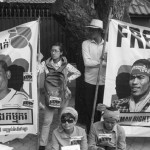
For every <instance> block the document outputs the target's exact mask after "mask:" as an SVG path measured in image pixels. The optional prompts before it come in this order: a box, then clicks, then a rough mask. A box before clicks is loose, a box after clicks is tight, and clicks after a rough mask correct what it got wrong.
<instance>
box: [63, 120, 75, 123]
mask: <svg viewBox="0 0 150 150" xmlns="http://www.w3.org/2000/svg"><path fill="white" fill-rule="evenodd" d="M66 122H68V123H73V122H74V119H62V120H61V123H66Z"/></svg>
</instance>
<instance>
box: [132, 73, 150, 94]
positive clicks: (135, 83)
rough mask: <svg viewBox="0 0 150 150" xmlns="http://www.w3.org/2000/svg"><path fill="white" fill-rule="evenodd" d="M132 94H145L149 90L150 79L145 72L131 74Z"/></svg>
mask: <svg viewBox="0 0 150 150" xmlns="http://www.w3.org/2000/svg"><path fill="white" fill-rule="evenodd" d="M129 84H130V87H131V94H132V96H135V97H137V96H144V95H145V94H147V93H148V92H149V89H150V79H149V76H147V75H144V74H136V75H131V76H130V81H129Z"/></svg>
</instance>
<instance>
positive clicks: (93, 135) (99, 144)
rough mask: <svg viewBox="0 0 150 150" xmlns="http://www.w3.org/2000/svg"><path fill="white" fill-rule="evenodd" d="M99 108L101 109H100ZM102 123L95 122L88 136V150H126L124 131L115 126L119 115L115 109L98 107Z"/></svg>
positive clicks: (117, 125)
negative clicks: (101, 115) (101, 113)
mask: <svg viewBox="0 0 150 150" xmlns="http://www.w3.org/2000/svg"><path fill="white" fill-rule="evenodd" d="M100 107H101V108H100ZM99 110H101V111H104V114H103V119H104V120H103V121H98V122H95V123H94V124H93V125H92V126H91V130H90V134H89V141H88V142H89V146H88V148H89V150H116V149H117V150H126V136H125V131H124V129H123V128H122V127H121V126H120V125H119V124H117V122H118V121H119V117H120V113H119V111H118V110H117V109H116V108H113V107H109V108H107V107H106V106H105V105H103V104H102V105H99Z"/></svg>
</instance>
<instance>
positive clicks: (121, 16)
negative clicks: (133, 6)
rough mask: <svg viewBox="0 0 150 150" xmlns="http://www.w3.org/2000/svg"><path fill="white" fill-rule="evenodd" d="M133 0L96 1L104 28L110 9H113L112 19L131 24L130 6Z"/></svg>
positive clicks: (96, 7)
mask: <svg viewBox="0 0 150 150" xmlns="http://www.w3.org/2000/svg"><path fill="white" fill-rule="evenodd" d="M131 1H132V0H95V3H94V5H95V9H96V11H97V14H98V16H99V19H101V20H103V22H104V27H106V24H107V21H108V15H109V11H110V7H112V19H117V20H121V21H125V22H131V20H130V17H129V11H128V9H129V6H130V3H131Z"/></svg>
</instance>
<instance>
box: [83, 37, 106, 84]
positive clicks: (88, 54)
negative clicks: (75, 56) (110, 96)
mask: <svg viewBox="0 0 150 150" xmlns="http://www.w3.org/2000/svg"><path fill="white" fill-rule="evenodd" d="M103 43H104V41H103V40H102V42H101V43H100V44H97V43H96V42H95V41H91V40H86V41H84V42H83V43H82V56H83V61H84V65H85V73H84V75H85V82H87V83H89V84H93V85H96V82H97V76H98V70H99V67H94V66H96V65H99V64H100V57H101V55H102V50H103ZM105 51H106V52H107V48H106V50H105ZM105 63H106V62H105ZM105 74H106V65H102V70H101V71H100V81H99V85H104V84H105Z"/></svg>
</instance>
